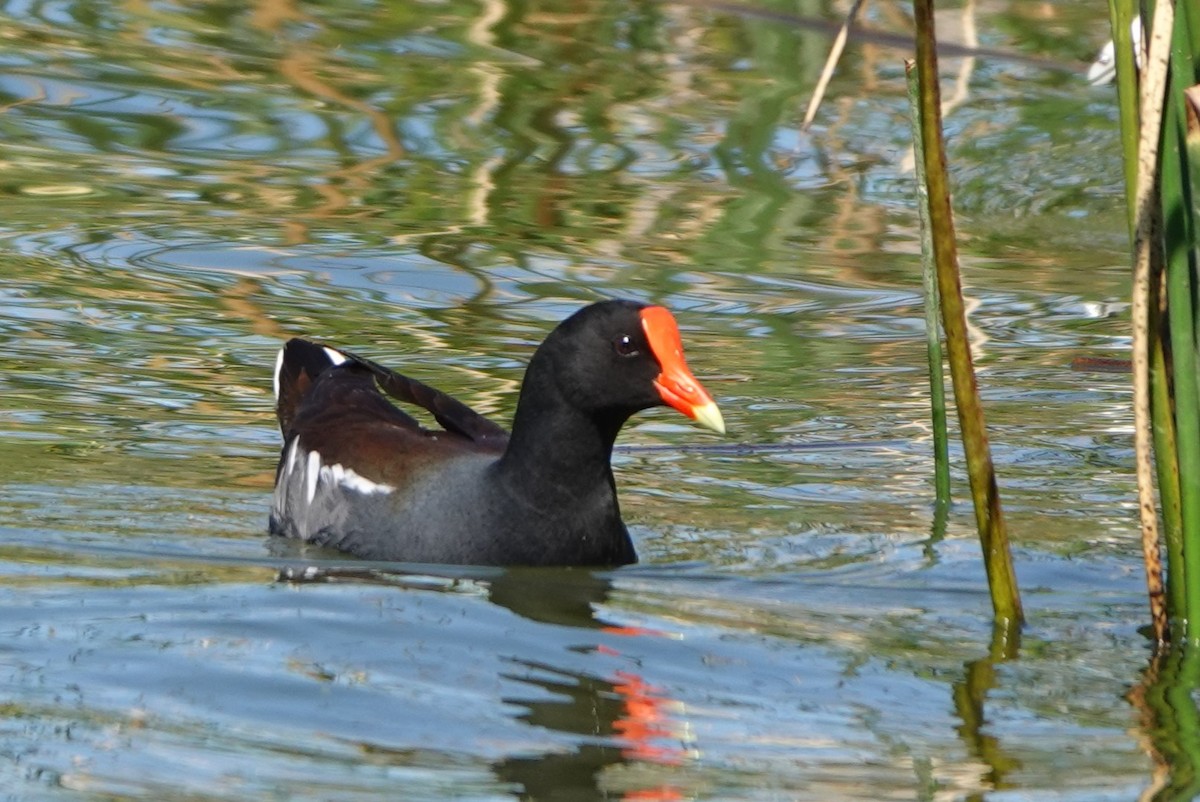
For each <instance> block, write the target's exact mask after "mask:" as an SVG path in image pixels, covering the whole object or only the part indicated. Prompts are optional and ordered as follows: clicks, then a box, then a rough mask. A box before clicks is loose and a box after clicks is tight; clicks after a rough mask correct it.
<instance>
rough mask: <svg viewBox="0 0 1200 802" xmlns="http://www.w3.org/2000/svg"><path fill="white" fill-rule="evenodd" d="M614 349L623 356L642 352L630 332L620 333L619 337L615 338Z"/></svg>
mask: <svg viewBox="0 0 1200 802" xmlns="http://www.w3.org/2000/svg"><path fill="white" fill-rule="evenodd" d="M613 349H614V350H616V352H617V353H618V354H620V355H621V356H637V355H638V354H639V353H640V352H639V351H638V347H637V343H635V342H634V341H633V338H632V337H630V336H629V335H628V334H621V335H618V336H617V338H616V339H615V340H613Z"/></svg>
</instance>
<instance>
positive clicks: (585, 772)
mask: <svg viewBox="0 0 1200 802" xmlns="http://www.w3.org/2000/svg"><path fill="white" fill-rule="evenodd" d="M277 556H283V555H282V554H278V553H277ZM289 556H291V557H296V556H297V555H296V553H295V552H293V553H292V554H291V555H289ZM279 579H280V581H286V582H356V583H373V584H386V585H392V586H399V587H408V588H412V587H417V588H426V589H429V588H434V589H453V588H454V587H456V586H457V585H458V583H462V582H471V583H473V584H474V585H478V586H483V587H485V588H486V592H487V597H488V600H489V601H490V602H492V603H493V604H497V605H500V606H501V607H504V608H506V609H508V610H511V611H512V612H514V613H516V614H517V615H519V616H521V617H523V618H526V619H528V620H530V621H535V622H538V623H542V624H550V625H554V626H561V627H571V628H574V629H577V630H579V634H580V639H579V643H578V644H577V645H575V646H573V647H572V651H576V652H578V653H582V654H595V655H598V656H602V657H603V658H604V663H605V665H607V666H610V665H611V664H612V663H613V662H614V661H615V662H620V661H621V658H622V652H621V649H620V643H621V641H622V640H623V639H624V638H639V637H662V635H661V634H660V633H656V632H654V631H652V630H646V629H641V628H631V627H623V626H614V625H613V624H612V623H610V622H607V621H604V620H603V619H602V618H601V617H599V616H598V614H597V610H599V609H602V607H603V605H604V604H605V602H606V601H607V600H608V599H609V597H610V595H611V593H612V590H613V587H612V581H611V578H610V577H609V576H608V575H606V574H605V573H597V572H593V571H588V570H583V569H547V568H516V569H458V568H454V567H446V566H438V567H436V568H433V567H429V566H422V567H421V568H420V569H419V570H416V571H413V570H399V569H397V570H392V569H390V568H380V567H378V564H375V563H360V564H355V563H354V562H350V561H343V563H342V564H322V565H321V566H320V567H319V568H316V567H313V566H312V565H311V564H307V565H306V564H304V563H303V562H296V563H295V564H294V565H291V566H287V567H285V568H283V569H282V570H281V571H280V573H279ZM630 662H631V664H632V661H630ZM509 665H510V667H509V668H508V669H507V670H505V671H504V672H503V675H504V676H505V678H507V679H510V680H514V681H517V682H520V683H522V684H524V685H527V686H530V690H531V691H533V692H531V693H530V694H528V695H525V694H521V695H518V696H509V697H506V698H504V699H503V700H502V701H503V702H504V703H506V704H509V705H513V706H516V707H519V708H521V709H522V710H523V712H522V713H520V714H519V715H518V716H517V718H518V719H519V720H521V721H523V722H525V723H527V724H528V725H530V726H532V727H539V728H545V729H547V730H551V731H554V732H560V733H567V734H569V735H571V736H575V738H574V739H573V741H574V743H575V744H576V745H575V747H574V748H573V749H572V750H570V751H562V752H559V751H554V752H549V751H548V752H543V753H532V754H512V755H509V756H507V757H505V758H503V759H502V760H499V761H496V762H495V763H493V764H492V769H493V771H494V772H495V774H496V777H497V779H499V780H501V781H503V782H505V783H511V784H513V785H515V786H517V787H519V789H520V790H519V791H517V798H519V799H522V800H589V799H596V800H601V799H603V800H613V799H622V800H643V801H644V800H664V801H666V800H677V799H683V798H684V797H683V793H682V791H681V790H680V789H679V788H678V787H676V786H674V785H672V784H671V783H669V782H666V783H664V782H658V781H653V780H651V778H655V777H657V778H659V779H661V778H662V777H663V776H664V774H666V773H668V772H669V769H668V767H671V766H678V765H680V764H682V763H684V762H686V760H687V759H688V757H689V754H690V751H691V750H690V749H689V747H688V746H687V744H686V741H685V738H684V736H683V733H684V732H685V731H686V728H685V727H684V726H683V723H682V722H680V721H678V720H677V719H676V718H675V713H674V712H673V711H676V710H678V709H680V705H679V704H678V703H677V702H676V701H675V700H672V699H671V698H669V697H668V696H667V695H666V693H665V692H664V691H663V690H662V689H660V688H657V687H655V686H654V684H653V683H651V682H650V681H648V680H647V679H646V678H645V677H644V676H642V675H641V674H640V673H638V672H637V671H636V670H631V669H630V668H621V669H615V670H606V671H604V672H598V673H597V674H591V673H588V672H586V671H576V670H572V669H567V668H564V667H562V666H555V665H552V664H549V663H546V662H544V661H535V660H530V659H526V658H522V657H512V658H510V660H509ZM633 765H641V766H646V765H651V766H658V767H661V769H662V770H661V771H651V772H631V771H621V769H622V768H623V767H627V766H633Z"/></svg>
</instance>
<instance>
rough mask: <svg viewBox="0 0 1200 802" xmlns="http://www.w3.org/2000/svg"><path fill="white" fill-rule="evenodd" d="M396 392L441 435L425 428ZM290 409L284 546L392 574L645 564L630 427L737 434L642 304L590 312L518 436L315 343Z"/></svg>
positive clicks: (293, 349)
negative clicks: (689, 424)
mask: <svg viewBox="0 0 1200 802" xmlns="http://www.w3.org/2000/svg"><path fill="white" fill-rule="evenodd" d="M385 393H386V394H387V395H390V396H392V397H393V398H396V399H398V400H400V401H404V402H407V403H411V404H415V405H416V406H419V407H421V408H423V409H425V410H426V411H428V412H430V413H432V415H433V417H434V419H435V420H436V421H437V422H438V424H440V426H441V428H440V429H425V428H422V427H421V426H420V425H419V424H418V423H417V421H416V420H414V419H413V418H412V417H410V416H409V415H408V414H406V413H404V412H402V411H400V410H399V409H397V408H396V407H395V406H393V405H392V404H391V403H390V402H389V401H388V400H387V398H386V397H385V395H384V394H385ZM275 397H276V401H277V404H276V412H277V414H278V416H279V426H280V429H282V431H283V450H282V452H281V454H280V458H279V466H278V468H277V469H276V473H275V498H274V503H273V505H272V509H271V520H270V530H271V532H272V533H273V534H276V535H283V536H286V537H292V538H300V539H302V540H305V541H308V542H310V543H314V544H319V545H322V546H330V547H333V548H337V549H341V550H342V551H347V552H350V553H352V554H356V555H358V556H361V557H366V558H370V559H377V560H400V561H405V562H420V563H459V564H474V565H621V564H625V563H630V562H634V561H636V560H637V555H636V554H635V553H634V549H633V544H632V542H631V541H630V539H629V533H628V532H627V531H626V529H625V524H624V523H623V522H622V521H621V513H620V509H619V507H618V505H617V491H616V485H615V483H614V481H613V475H612V467H611V465H610V464H609V458H610V456H611V454H612V447H613V441H614V440H615V439H616V437H617V432H618V431H619V430H620V428H621V426H622V424H624V423H625V421H626V420H627V419H628V418H629V416H631V415H632V414H634V413H635V412H637V411H639V410H642V409H647V408H648V407H653V406H659V405H664V404H665V405H670V406H672V407H675V408H676V409H678V410H679V411H680V412H682V413H683V414H685V415H687V416H689V417H691V418H694V419H695V420H696V421H697V422H698V423H700V424H702V425H704V426H707V427H708V428H710V429H715V430H716V431H717V432H722V433H723V432H724V431H725V423H724V421H723V420H722V418H721V412H720V410H718V409H717V405H716V404H715V403H714V402H713V400H712V397H711V396H709V394H708V392H707V391H705V389H704V388H703V387H702V386H701V385H700V382H698V381H697V380H696V377H695V376H693V375H692V373H691V371H690V370H688V367H687V364H686V363H685V362H684V358H683V345H682V343H681V341H680V336H679V328H678V326H677V325H676V324H675V318H674V317H672V316H671V313H670V312H668V311H667V310H666V309H665V308H663V307H661V306H647V305H645V304H640V303H634V302H632V301H603V302H600V303H597V304H593V305H591V306H588V307H585V308H583V309H581V310H580V311H578V312H576V313H575V314H574V315H572V316H571V317H569V318H567V319H566V320H565V321H563V322H562V323H561V324H559V326H558V327H557V328H555V329H554V331H552V332H551V333H550V335H549V336H548V337H547V338H546V340H545V342H543V343H542V344H541V345H540V346H539V347H538V349H537V351H535V352H534V355H533V358H532V359H530V361H529V366H528V368H526V371H525V380H524V383H523V385H522V387H521V394H520V397H519V399H518V401H517V411H516V415H515V416H514V418H513V424H512V434H511V435H509V433H508V432H506V431H505V430H504V429H503V428H501V427H500V426H498V425H496V424H495V423H493V422H492V421H490V420H488V419H487V418H485V417H483V416H482V415H480V414H479V413H477V412H475V411H474V410H472V409H471V408H470V407H468V406H466V405H465V404H463V403H461V402H459V401H457V400H455V399H454V398H451V397H450V396H448V395H446V394H445V393H442V392H439V391H438V390H435V389H434V388H432V387H429V386H428V385H425V384H422V383H421V382H419V381H416V380H415V379H410V378H408V377H407V376H402V375H400V374H399V373H395V372H393V371H391V370H388V369H387V368H384V367H382V366H380V365H377V364H375V363H374V362H372V361H370V360H368V359H363V358H362V357H358V356H355V355H354V354H351V353H349V352H348V351H343V350H341V349H340V348H332V347H329V346H325V345H321V344H318V343H314V342H311V341H309V340H302V339H293V340H290V341H289V342H288V343H287V344H286V345H285V346H284V347H283V349H282V350H281V351H280V352H279V359H278V361H277V364H276V368H275Z"/></svg>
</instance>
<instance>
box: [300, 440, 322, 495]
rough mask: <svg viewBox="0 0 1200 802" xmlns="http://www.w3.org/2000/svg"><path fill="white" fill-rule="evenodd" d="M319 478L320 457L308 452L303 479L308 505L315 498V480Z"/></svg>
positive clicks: (313, 452)
mask: <svg viewBox="0 0 1200 802" xmlns="http://www.w3.org/2000/svg"><path fill="white" fill-rule="evenodd" d="M320 476H321V455H320V454H318V453H317V452H316V451H310V452H308V466H307V468H306V469H305V473H304V479H305V481H306V482H307V483H308V488H307V490H308V503H309V504H312V503H313V499H314V498H316V497H317V479H319V478H320Z"/></svg>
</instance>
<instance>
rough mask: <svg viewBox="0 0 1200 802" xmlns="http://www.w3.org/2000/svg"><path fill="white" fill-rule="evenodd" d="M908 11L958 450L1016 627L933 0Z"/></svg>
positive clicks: (1008, 616) (1003, 616)
mask: <svg viewBox="0 0 1200 802" xmlns="http://www.w3.org/2000/svg"><path fill="white" fill-rule="evenodd" d="M913 6H914V17H915V20H916V27H917V76H918V79H919V83H920V92H919V94H920V109H921V135H922V140H923V143H924V150H923V152H921V153H919V154H917V158H919V159H923V160H924V162H925V181H926V187H927V190H928V192H929V223H930V226H929V227H930V234H931V240H932V243H933V254H934V260H935V262H936V264H937V278H938V282H937V283H938V292H939V293H940V295H941V309H942V329H943V331H945V333H946V350H947V353H948V354H949V359H950V378H951V382H952V383H953V386H954V400H955V404H956V406H957V409H958V419H959V426H960V429H961V433H962V441H963V450H964V451H965V453H966V459H967V476H968V478H969V479H970V485H971V498H972V500H973V501H974V503H975V522H976V526H977V527H978V529H979V539H980V542H981V544H982V545H983V557H984V565H985V567H986V570H987V577H988V588H989V590H990V591H991V596H992V609H993V611H994V613H995V616H996V619H997V621H998V622H1005V623H1007V624H1009V625H1015V624H1016V623H1018V622H1020V621H1021V620H1022V619H1023V615H1022V612H1021V598H1020V595H1019V593H1018V591H1017V576H1016V572H1015V571H1014V570H1013V563H1012V553H1011V551H1010V550H1009V545H1008V532H1007V530H1006V529H1005V526H1004V514H1003V511H1002V510H1001V507H1000V493H999V490H998V488H997V486H996V472H995V469H994V467H993V464H992V456H991V451H990V449H989V448H988V439H987V428H986V426H985V424H984V420H983V405H982V403H981V401H980V398H979V385H978V383H977V381H976V379H975V370H974V366H973V365H972V361H971V348H970V343H969V342H968V340H967V318H966V309H965V305H964V303H963V297H962V279H961V277H960V276H959V272H958V249H957V244H956V242H955V236H954V219H953V213H952V211H951V206H950V187H949V181H948V178H947V175H946V149H945V142H944V141H943V139H942V112H941V91H940V87H939V86H938V72H937V53H936V38H935V34H934V26H933V0H914V3H913Z"/></svg>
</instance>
